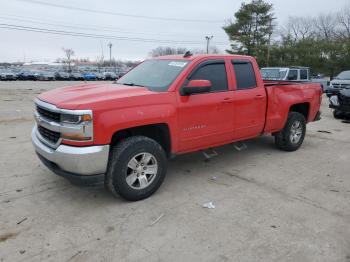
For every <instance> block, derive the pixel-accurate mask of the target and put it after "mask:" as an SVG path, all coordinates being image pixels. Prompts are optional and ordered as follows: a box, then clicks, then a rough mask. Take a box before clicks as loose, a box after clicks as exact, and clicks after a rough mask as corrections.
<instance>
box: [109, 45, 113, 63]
mask: <svg viewBox="0 0 350 262" xmlns="http://www.w3.org/2000/svg"><path fill="white" fill-rule="evenodd" d="M112 46H113V44H112V43H109V44H108V47H109V64H110V65H112Z"/></svg>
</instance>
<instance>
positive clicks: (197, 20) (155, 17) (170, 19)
mask: <svg viewBox="0 0 350 262" xmlns="http://www.w3.org/2000/svg"><path fill="white" fill-rule="evenodd" d="M17 1H22V2H27V3H32V4H37V5H44V6H50V7H57V8H62V9H68V10H75V11H81V12H88V13H95V14H104V15H113V16H122V17H131V18H142V19H148V20H161V21H175V22H191V23H193V22H195V23H223V21H221V20H204V19H185V18H174V17H159V16H146V15H135V14H126V13H119V12H112V11H106V10H96V9H88V8H82V7H76V6H67V5H62V4H57V3H48V2H44V1H38V0H17Z"/></svg>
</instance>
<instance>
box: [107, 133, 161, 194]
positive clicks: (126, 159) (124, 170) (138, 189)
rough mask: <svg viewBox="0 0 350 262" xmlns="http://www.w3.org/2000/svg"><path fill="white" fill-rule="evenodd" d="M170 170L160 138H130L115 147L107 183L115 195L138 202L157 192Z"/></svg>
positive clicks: (110, 160) (112, 152)
mask: <svg viewBox="0 0 350 262" xmlns="http://www.w3.org/2000/svg"><path fill="white" fill-rule="evenodd" d="M166 170H167V158H166V154H165V152H164V150H163V148H162V147H161V146H160V145H159V144H158V143H157V142H156V141H154V140H153V139H150V138H148V137H143V136H135V137H129V138H126V139H125V140H123V141H121V142H120V143H118V144H117V145H116V146H114V147H113V148H112V151H111V155H110V159H109V164H108V170H107V174H106V181H105V183H106V186H107V188H108V189H109V190H110V191H111V192H112V193H113V194H114V195H120V196H121V197H123V198H124V199H126V200H130V201H137V200H141V199H145V198H147V197H149V196H151V195H152V194H153V193H154V192H155V191H157V189H158V188H159V187H160V185H161V184H162V182H163V180H164V178H165V174H166Z"/></svg>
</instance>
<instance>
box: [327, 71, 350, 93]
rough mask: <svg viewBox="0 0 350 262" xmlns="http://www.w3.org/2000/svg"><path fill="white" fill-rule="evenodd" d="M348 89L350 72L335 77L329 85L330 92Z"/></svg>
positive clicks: (349, 87)
mask: <svg viewBox="0 0 350 262" xmlns="http://www.w3.org/2000/svg"><path fill="white" fill-rule="evenodd" d="M341 89H350V70H349V71H344V72H341V73H340V74H339V75H337V76H336V77H335V78H334V79H333V80H332V81H331V85H330V90H341Z"/></svg>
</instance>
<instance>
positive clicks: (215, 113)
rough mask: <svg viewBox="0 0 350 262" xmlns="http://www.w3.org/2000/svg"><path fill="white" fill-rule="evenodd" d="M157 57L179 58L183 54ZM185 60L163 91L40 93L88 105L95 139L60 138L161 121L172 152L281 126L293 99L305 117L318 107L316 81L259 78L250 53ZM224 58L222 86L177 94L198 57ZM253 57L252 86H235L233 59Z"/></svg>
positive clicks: (102, 88)
mask: <svg viewBox="0 0 350 262" xmlns="http://www.w3.org/2000/svg"><path fill="white" fill-rule="evenodd" d="M157 59H173V60H178V59H181V60H183V59H184V58H183V57H182V56H166V57H161V58H157ZM186 59H187V60H188V61H189V62H190V64H189V65H188V66H187V67H186V68H185V70H184V71H183V72H182V73H181V74H180V75H179V76H178V77H177V78H176V80H175V81H174V82H173V83H172V84H171V85H170V87H169V89H168V91H167V92H152V91H149V90H148V89H147V88H143V87H135V86H131V87H130V86H122V85H116V84H86V85H81V86H74V87H64V88H59V89H55V90H52V91H49V92H45V93H43V94H41V95H39V97H38V98H39V99H40V100H43V101H45V102H48V103H51V104H54V105H56V106H57V107H59V108H64V109H90V110H92V111H93V120H94V141H93V142H85V143H80V142H64V143H66V144H70V145H75V146H86V145H91V144H95V145H103V144H109V143H110V142H111V139H112V136H113V134H114V133H116V132H118V131H121V130H123V129H127V128H132V127H137V126H144V125H151V124H166V125H167V126H168V127H169V130H170V139H171V151H172V153H175V154H181V153H186V152H192V151H197V150H201V149H206V148H209V147H214V146H219V145H223V144H226V143H230V142H234V141H239V140H244V139H248V138H252V137H256V136H259V135H261V134H263V133H272V132H277V131H280V130H281V129H282V128H283V127H284V125H285V123H286V120H287V116H288V112H289V109H290V107H291V106H292V105H295V104H300V103H308V104H309V105H310V110H309V114H308V121H313V120H314V119H315V116H316V114H317V112H318V111H319V109H320V96H321V87H320V85H319V84H311V83H303V84H295V83H293V84H288V85H286V84H285V83H271V82H269V83H268V84H267V83H264V82H263V80H262V78H261V75H260V71H259V68H258V65H257V63H256V61H255V59H254V58H252V57H247V56H231V55H201V56H192V57H189V58H186ZM217 59H221V60H224V61H225V66H226V71H227V77H228V88H229V90H228V91H227V92H216V93H205V94H198V95H192V96H181V95H180V88H181V87H182V86H183V85H184V84H185V82H186V80H187V76H188V75H189V74H190V73H191V72H192V70H194V68H195V67H196V66H197V65H198V64H200V63H201V62H204V61H207V60H217ZM235 59H237V60H248V61H250V62H251V63H252V65H253V68H254V71H255V75H256V82H257V87H256V88H254V89H247V90H237V88H236V86H237V85H236V80H235V79H236V77H235V73H234V70H233V66H232V63H231V61H232V60H235Z"/></svg>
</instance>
